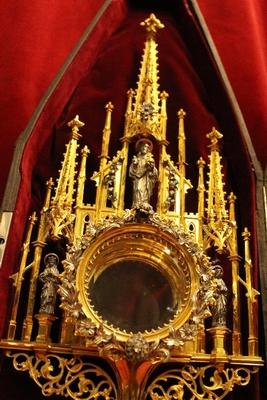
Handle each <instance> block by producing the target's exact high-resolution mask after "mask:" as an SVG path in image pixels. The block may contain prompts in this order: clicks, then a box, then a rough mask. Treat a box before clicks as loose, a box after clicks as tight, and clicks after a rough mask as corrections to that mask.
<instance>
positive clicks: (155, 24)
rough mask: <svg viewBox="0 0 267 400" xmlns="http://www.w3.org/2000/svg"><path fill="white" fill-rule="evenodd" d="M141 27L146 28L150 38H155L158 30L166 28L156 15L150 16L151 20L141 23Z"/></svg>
mask: <svg viewBox="0 0 267 400" xmlns="http://www.w3.org/2000/svg"><path fill="white" fill-rule="evenodd" d="M140 25H141V26H145V27H146V31H147V32H148V34H149V36H155V34H156V33H157V30H158V29H162V28H164V25H163V24H162V23H161V22H160V20H159V19H158V18H157V17H156V16H155V14H150V16H149V18H147V19H146V20H145V21H143V22H141V23H140Z"/></svg>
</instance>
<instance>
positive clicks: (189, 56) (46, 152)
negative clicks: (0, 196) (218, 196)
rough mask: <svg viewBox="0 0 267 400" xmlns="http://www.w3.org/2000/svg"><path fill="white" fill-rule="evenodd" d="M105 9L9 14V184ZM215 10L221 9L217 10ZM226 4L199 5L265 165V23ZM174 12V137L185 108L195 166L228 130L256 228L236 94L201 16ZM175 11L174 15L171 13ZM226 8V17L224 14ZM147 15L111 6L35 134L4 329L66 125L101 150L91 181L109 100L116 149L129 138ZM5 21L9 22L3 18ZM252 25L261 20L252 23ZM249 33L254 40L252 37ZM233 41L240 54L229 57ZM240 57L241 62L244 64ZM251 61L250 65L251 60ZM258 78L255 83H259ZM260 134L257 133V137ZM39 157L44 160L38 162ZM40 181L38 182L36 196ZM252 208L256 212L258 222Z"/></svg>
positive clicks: (164, 71) (237, 182)
mask: <svg viewBox="0 0 267 400" xmlns="http://www.w3.org/2000/svg"><path fill="white" fill-rule="evenodd" d="M63 3H64V6H63ZM66 3H67V4H66ZM77 3H78V7H77ZM102 3H103V2H102V1H92V0H91V1H90V5H89V2H83V1H78V2H75V1H68V2H61V1H55V2H53V1H52V2H51V1H49V2H46V1H41V2H38V4H36V5H31V6H30V5H27V4H28V3H27V2H24V1H22V0H20V1H19V2H18V4H17V7H15V6H12V4H10V5H6V6H5V7H2V9H3V10H4V16H5V18H4V19H3V25H4V28H5V29H3V30H2V32H3V35H4V37H3V40H2V42H3V43H4V53H3V54H5V55H6V56H5V61H6V67H4V65H3V64H2V68H3V70H2V71H1V77H0V79H1V80H2V82H1V84H2V85H1V87H3V88H4V91H3V92H2V94H3V93H5V94H6V95H5V96H3V99H0V101H1V104H3V107H2V109H1V111H0V113H1V125H2V131H3V132H8V134H9V135H8V141H7V143H6V144H5V147H2V149H3V150H4V152H3V156H2V157H1V159H2V160H3V161H4V165H3V167H1V170H2V173H1V179H2V182H4V181H5V179H6V175H7V170H8V168H9V165H10V160H11V152H12V147H13V145H14V141H15V139H16V138H17V137H18V134H19V132H20V131H21V129H23V128H24V127H25V125H26V123H27V121H28V119H29V117H30V115H31V113H32V112H33V110H34V108H35V107H36V105H37V103H38V101H39V100H40V98H41V97H42V95H43V93H44V90H45V89H46V88H47V86H48V85H49V83H50V81H51V79H52V78H53V77H54V76H55V73H56V72H57V71H58V68H59V67H60V66H61V65H62V63H63V61H64V59H65V58H66V56H67V55H68V53H69V52H70V50H71V49H72V47H73V46H74V44H75V43H76V42H77V40H78V38H79V37H80V35H81V33H82V32H83V30H84V28H85V27H86V26H87V24H88V23H89V21H90V20H91V19H92V17H93V16H94V15H95V13H96V11H97V9H98V8H99V7H100V5H101V4H102ZM137 3H138V2H137ZM152 3H153V2H152ZM167 3H168V2H167ZM177 3H178V2H177ZM182 3H183V4H182ZM215 3H217V1H215V2H213V4H215ZM227 3H228V2H223V3H221V2H220V6H219V5H218V4H217V8H216V7H215V6H214V7H213V6H211V3H210V4H209V7H207V2H204V1H199V4H200V6H201V10H202V12H203V13H204V15H205V16H206V17H207V22H208V25H209V27H210V30H211V32H212V34H213V39H214V40H215V44H217V45H218V49H219V51H220V55H221V57H222V60H223V62H224V65H225V67H226V70H227V72H228V73H229V77H230V78H231V83H232V84H233V86H234V89H235V91H236V94H237V97H238V100H239V102H240V106H241V108H242V110H243V111H244V112H246V115H245V117H246V122H247V124H248V127H249V128H250V129H251V132H253V135H251V136H252V140H253V143H254V145H255V148H256V150H257V154H258V157H259V158H260V159H261V160H262V162H265V161H266V143H267V139H266V136H264V135H263V133H262V132H263V129H262V128H263V127H264V126H265V125H264V124H265V122H266V121H265V119H266V118H267V117H266V114H265V113H264V112H263V110H264V108H263V107H264V101H261V93H263V92H262V88H264V85H266V83H265V82H263V76H264V68H265V64H264V63H262V53H261V51H260V50H261V49H259V36H258V33H259V28H258V27H257V24H256V23H255V21H257V19H255V15H257V12H258V10H259V9H258V7H257V2H256V4H255V2H254V10H256V11H254V13H252V14H251V15H250V14H249V13H248V12H247V11H248V10H250V11H251V8H249V7H253V5H252V2H250V1H249V2H248V3H247V6H249V7H247V6H244V5H243V6H242V4H241V5H239V3H238V4H236V5H235V7H233V5H232V6H231V7H232V8H234V11H231V13H229V8H228V9H227V6H228V7H229V4H227ZM169 4H171V5H170V9H171V13H170V12H166V10H165V11H164V10H161V11H160V17H161V19H163V20H164V23H165V25H166V29H165V30H163V31H162V32H161V34H160V36H159V40H158V41H159V52H160V73H161V81H160V85H161V89H162V90H163V89H165V90H167V91H168V92H169V94H170V99H169V101H168V113H169V122H168V126H169V127H171V128H170V129H169V130H168V135H169V138H172V139H174V138H175V137H176V126H177V123H176V111H177V110H178V108H180V107H183V108H184V109H186V111H187V115H188V116H187V120H186V131H187V134H188V141H187V153H188V163H189V164H190V163H192V162H194V163H195V161H196V160H197V158H198V157H199V156H200V155H202V156H204V157H205V155H206V153H207V151H206V144H207V142H206V139H205V134H206V133H207V132H208V131H209V130H210V128H211V126H212V125H215V126H216V127H218V128H219V129H221V130H222V131H223V133H224V135H225V138H224V150H223V151H224V153H225V156H226V157H227V163H226V167H227V175H228V176H229V178H230V179H229V181H231V182H232V184H231V185H232V187H231V189H234V191H235V192H236V193H237V194H238V195H239V197H241V196H242V194H244V193H246V202H243V203H242V204H239V205H240V217H241V221H242V222H241V224H242V226H245V225H249V227H252V228H253V224H254V220H253V218H252V217H251V214H250V213H248V212H247V210H248V209H249V205H251V204H253V202H254V193H253V187H254V186H253V172H252V171H251V169H250V164H249V158H248V154H247V151H246V149H245V146H244V143H243V141H242V138H241V135H240V132H239V130H238V127H237V124H236V121H235V118H234V116H233V114H232V111H231V108H230V105H229V103H228V100H227V96H226V95H225V93H224V91H223V87H222V85H221V83H220V80H219V79H218V76H217V74H216V69H214V66H213V65H212V61H211V59H210V58H209V53H208V52H207V50H206V48H205V45H204V42H203V41H202V38H201V36H199V35H198V31H197V29H196V25H195V22H194V18H193V17H192V15H191V13H190V12H189V11H188V7H187V2H181V3H180V4H179V6H178V4H176V5H173V2H169ZM243 4H244V3H243ZM259 4H260V3H259ZM74 7H75V8H74ZM242 7H243V8H242ZM141 8H143V6H142V7H141ZM163 8H164V7H163ZM166 9H168V7H167V6H166ZM219 10H220V14H221V15H219ZM227 10H228V14H227ZM240 10H241V12H240ZM244 10H246V12H245V11H244ZM238 11H239V12H240V13H239V12H238ZM226 14H227V17H228V19H229V24H227V18H224V19H222V18H221V16H222V15H226ZM144 16H146V13H145V12H144V10H141V11H140V9H139V8H138V7H137V8H136V7H131V8H130V11H129V13H126V11H125V8H124V1H119V0H117V1H113V2H112V4H111V6H110V8H109V9H108V12H107V13H105V15H104V16H103V19H102V20H101V24H98V25H97V27H96V28H95V30H94V31H93V33H92V36H91V37H90V38H89V40H88V42H87V43H85V45H84V46H83V47H82V49H81V51H80V52H79V54H78V56H77V57H76V59H75V60H74V62H73V63H72V65H71V66H70V67H69V69H68V71H67V73H66V74H65V76H64V78H63V80H62V81H61V83H60V84H59V86H58V88H57V90H56V91H55V93H53V95H52V96H51V98H50V100H49V102H48V103H47V105H46V107H45V110H44V112H43V113H42V114H41V116H40V118H39V120H38V122H37V124H36V126H35V127H34V131H33V133H32V135H31V138H30V140H29V142H28V143H27V146H26V148H25V151H24V157H23V161H22V164H21V175H22V182H21V189H20V195H19V198H18V200H17V205H16V211H15V216H14V222H15V224H14V226H13V228H12V231H11V235H10V239H9V243H8V251H7V253H6V256H5V260H4V267H3V269H2V270H1V276H0V285H1V295H0V300H1V303H2V308H1V321H0V322H1V325H0V328H1V329H2V331H3V326H4V325H3V323H4V320H5V314H6V299H7V293H8V287H9V283H8V275H9V274H10V273H11V271H12V270H13V266H14V265H15V262H16V260H17V259H18V254H16V253H15V252H14V249H16V248H18V246H19V244H20V241H21V234H22V228H23V226H24V224H25V216H26V215H27V214H28V212H29V211H30V209H34V208H36V207H40V204H41V200H42V198H43V193H44V191H43V187H44V182H45V180H46V178H48V177H49V176H50V175H53V176H55V175H56V173H55V171H56V170H57V169H58V166H59V161H60V158H61V154H62V152H63V151H64V143H65V142H66V138H67V136H66V133H67V130H66V128H65V124H66V122H67V121H68V120H70V119H71V118H72V117H73V116H74V115H75V114H76V113H78V114H79V115H80V117H81V119H82V120H84V121H85V122H86V127H85V128H83V132H82V133H83V138H82V140H81V144H89V147H90V148H91V151H92V155H91V156H90V158H89V163H91V164H90V165H91V167H89V170H90V171H89V173H90V172H92V170H93V169H95V163H96V161H97V155H98V154H99V147H100V142H101V131H102V128H103V122H104V105H105V103H106V102H107V101H109V100H111V101H112V102H113V103H114V105H115V107H116V108H115V110H114V112H113V121H112V124H113V133H114V136H113V138H112V141H111V150H114V149H115V147H116V146H117V144H118V138H119V137H120V136H121V134H122V124H123V113H124V109H125V108H124V107H125V99H126V97H124V95H125V93H126V91H127V89H128V88H129V84H130V83H131V86H133V87H135V83H136V76H137V72H138V67H139V59H140V54H141V52H142V49H143V41H144V36H143V34H142V29H138V28H137V25H138V22H139V21H140V20H142V19H143V18H144ZM176 16H177V17H176ZM2 18H3V16H1V17H0V19H2ZM12 19H13V20H14V21H16V29H11V25H12V24H10V21H12ZM122 19H123V22H122ZM248 20H249V21H252V22H251V23H250V24H247V21H248ZM234 21H238V22H239V24H238V23H237V24H235V23H234ZM240 22H241V23H240ZM225 26H227V29H226V28H225ZM248 26H249V27H250V33H248V32H247V27H248ZM44 27H45V29H44ZM177 29H178V30H179V32H178V30H177ZM262 29H263V28H262ZM47 32H49V35H48V34H47ZM51 32H53V34H51ZM226 33H227V34H226ZM110 35H111V36H110ZM247 36H249V38H250V41H248V42H244V41H242V42H239V39H238V38H247ZM66 37H67V40H66ZM18 38H19V39H18ZM55 38H56V39H55ZM229 42H230V43H231V48H232V49H233V50H234V52H233V51H231V50H230V46H229ZM255 44H256V47H255ZM244 48H245V49H246V51H245V50H244ZM242 49H243V50H242ZM256 49H258V50H256ZM249 50H250V51H249ZM238 51H239V52H238ZM235 54H238V55H239V57H235ZM246 54H249V55H250V57H244V56H245V55H246ZM241 56H242V57H241ZM242 58H243V59H244V61H243V62H242V61H241V59H242ZM25 60H27V63H26V61H25ZM96 60H97V61H96ZM241 62H242V65H241V67H242V68H241V67H240V63H241ZM252 67H253V68H254V69H255V70H256V71H258V73H257V79H254V75H253V72H252ZM240 68H241V69H240ZM240 70H241V71H242V73H240ZM170 76H171V78H172V79H170ZM251 77H252V78H253V79H250V78H251ZM260 77H261V79H260ZM252 86H253V88H254V89H253V90H252ZM118 88H119V90H118ZM251 93H257V94H258V96H254V97H253V99H252V98H251ZM248 94H249V96H248ZM255 98H257V100H255ZM12 110H13V111H12ZM248 111H250V112H248ZM14 114H15V115H16V118H14ZM53 127H54V129H53ZM255 127H258V129H257V130H256V131H255V132H254V131H253V129H254V128H255ZM52 129H53V134H52V135H51V131H52ZM233 143H234V144H235V146H233ZM236 149H238V151H236ZM40 154H42V157H40V156H39V155H40ZM111 154H112V152H111ZM240 165H242V166H243V170H242V173H241V174H240V172H239V171H240V169H239V168H238V166H240ZM32 175H33V177H34V180H33V182H35V183H34V185H33V187H32V188H31V186H30V182H31V180H32ZM189 175H190V173H189ZM190 177H191V178H192V179H193V180H194V179H195V174H194V173H191V175H190ZM194 183H196V182H194ZM2 187H3V186H2ZM229 188H230V187H229ZM251 190H252V192H251ZM88 196H89V197H90V195H88ZM192 201H194V200H193V199H192ZM253 208H254V207H251V209H252V211H251V213H252V214H253ZM1 329H0V330H1Z"/></svg>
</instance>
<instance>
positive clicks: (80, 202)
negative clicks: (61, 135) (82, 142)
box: [76, 146, 90, 207]
mask: <svg viewBox="0 0 267 400" xmlns="http://www.w3.org/2000/svg"><path fill="white" fill-rule="evenodd" d="M81 154H82V159H81V165H80V171H79V175H78V185H77V197H76V206H80V207H82V206H83V205H84V204H83V195H84V184H85V179H86V159H87V157H88V154H90V150H89V149H88V147H87V146H84V148H83V149H82V151H81Z"/></svg>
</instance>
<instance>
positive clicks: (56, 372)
mask: <svg viewBox="0 0 267 400" xmlns="http://www.w3.org/2000/svg"><path fill="white" fill-rule="evenodd" d="M7 356H8V357H10V358H13V365H14V368H15V369H16V370H18V371H21V372H26V371H28V372H29V375H30V376H31V378H32V379H33V380H34V381H35V383H36V384H37V385H38V386H39V387H40V388H41V389H42V394H43V395H44V396H52V395H61V396H65V397H69V398H71V399H74V400H94V399H105V400H115V399H117V398H118V395H117V388H116V386H115V383H114V379H112V378H111V377H110V376H109V375H108V374H107V372H106V371H104V370H103V369H102V368H100V367H99V366H98V365H97V364H96V363H94V364H93V363H91V362H88V360H86V359H84V358H81V357H73V358H70V359H68V358H64V357H62V356H57V355H53V354H37V355H29V354H27V353H16V354H12V353H11V352H8V353H7Z"/></svg>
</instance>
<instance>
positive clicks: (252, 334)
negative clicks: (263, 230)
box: [242, 228, 260, 356]
mask: <svg viewBox="0 0 267 400" xmlns="http://www.w3.org/2000/svg"><path fill="white" fill-rule="evenodd" d="M242 236H243V238H244V244H245V274H246V289H247V293H246V297H247V305H248V355H249V356H255V355H257V354H258V335H257V328H256V318H255V317H256V314H255V307H254V306H255V305H256V303H257V300H256V296H257V295H259V294H260V293H259V292H258V291H257V290H256V289H254V288H253V286H252V262H251V255H250V246H249V240H250V232H249V231H248V228H245V229H244V232H243V233H242Z"/></svg>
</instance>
